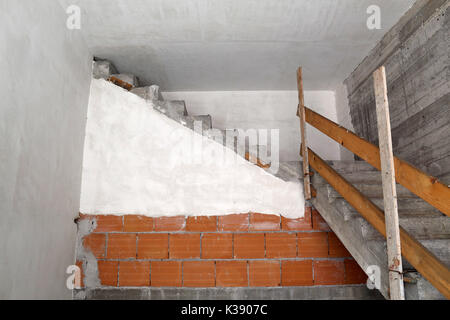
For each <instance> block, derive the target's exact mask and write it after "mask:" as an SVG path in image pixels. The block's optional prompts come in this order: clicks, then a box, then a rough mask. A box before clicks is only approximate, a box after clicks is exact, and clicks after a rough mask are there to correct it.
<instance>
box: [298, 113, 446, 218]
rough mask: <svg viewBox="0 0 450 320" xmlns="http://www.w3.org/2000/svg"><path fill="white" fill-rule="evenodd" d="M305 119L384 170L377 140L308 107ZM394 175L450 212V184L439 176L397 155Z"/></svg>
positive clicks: (441, 209) (407, 186)
mask: <svg viewBox="0 0 450 320" xmlns="http://www.w3.org/2000/svg"><path fill="white" fill-rule="evenodd" d="M305 115H306V122H307V123H309V124H310V125H312V126H313V127H315V128H316V129H318V130H320V131H321V132H323V133H324V134H326V135H327V136H329V137H330V138H332V139H333V140H335V141H337V142H338V143H339V144H341V145H342V146H344V147H345V148H347V149H348V150H350V151H352V152H353V153H354V154H356V155H357V156H358V157H360V158H362V159H364V160H366V161H367V162H368V163H370V164H371V165H372V166H374V167H375V168H377V169H378V170H381V163H380V151H379V149H378V147H377V146H375V145H374V144H372V143H370V142H368V141H366V140H364V139H362V138H360V137H358V136H357V135H356V134H354V133H353V132H351V131H349V130H347V129H345V128H343V127H341V126H340V125H338V124H336V123H334V122H333V121H331V120H328V119H327V118H325V117H323V116H321V115H320V114H318V113H316V112H314V111H312V110H311V109H308V108H306V107H305ZM394 167H395V179H396V181H397V182H398V183H400V184H401V185H403V186H404V187H405V188H407V189H408V190H409V191H411V192H412V193H414V194H415V195H417V196H419V197H421V198H422V199H423V200H425V201H426V202H428V203H429V204H431V205H432V206H434V207H435V208H437V209H438V210H440V211H441V212H443V213H444V214H446V215H447V216H450V188H449V187H447V186H446V185H444V184H442V183H441V182H440V181H439V180H438V179H437V178H435V177H432V176H430V175H428V174H426V173H425V172H423V171H421V170H419V169H417V168H415V167H414V166H412V165H410V164H409V163H407V162H405V161H403V160H401V159H399V158H397V157H394Z"/></svg>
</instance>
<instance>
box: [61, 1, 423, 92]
mask: <svg viewBox="0 0 450 320" xmlns="http://www.w3.org/2000/svg"><path fill="white" fill-rule="evenodd" d="M60 2H61V3H62V4H63V5H64V6H68V5H70V4H77V5H79V6H80V7H81V10H82V16H81V24H82V25H81V32H83V34H84V36H85V38H86V41H87V43H88V46H89V47H90V49H91V51H92V53H93V54H94V55H95V56H98V57H102V58H107V59H111V60H112V61H113V62H114V64H115V65H116V66H117V68H118V69H119V71H120V72H130V73H134V74H136V75H137V76H138V77H139V78H140V79H141V80H142V82H144V83H145V84H159V85H160V86H161V88H162V90H165V91H208V90H218V91H222V90H291V89H292V90H294V89H296V80H295V71H296V68H297V66H299V65H302V66H303V70H304V71H303V73H304V79H305V80H304V83H305V89H307V90H322V89H324V90H326V89H331V90H333V89H334V88H335V87H336V85H338V84H340V83H341V82H342V81H343V80H344V79H345V78H346V77H347V76H348V75H349V74H350V72H351V71H353V69H354V68H355V67H356V66H357V64H358V63H359V62H361V60H362V59H363V58H364V57H365V56H366V55H367V53H368V52H369V51H370V49H371V48H373V47H374V46H375V44H376V43H377V41H378V40H379V39H380V38H381V37H382V35H383V34H384V33H386V32H387V31H388V30H389V28H390V27H392V26H393V25H394V24H395V22H397V21H398V19H399V18H400V17H401V16H402V15H403V14H404V13H405V12H406V10H407V9H408V8H409V7H410V6H411V5H412V4H413V3H414V0H222V1H219V0H217V1H214V0H115V1H111V0H95V1H93V0H60ZM373 4H375V5H378V6H379V7H380V8H381V27H382V29H381V30H369V29H368V28H367V27H366V20H367V18H368V16H369V15H368V14H367V13H366V9H367V7H368V6H369V5H373Z"/></svg>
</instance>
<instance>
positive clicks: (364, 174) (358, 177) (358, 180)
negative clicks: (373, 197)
mask: <svg viewBox="0 0 450 320" xmlns="http://www.w3.org/2000/svg"><path fill="white" fill-rule="evenodd" d="M313 171H314V170H313ZM341 175H342V176H343V177H344V178H345V180H347V181H348V182H350V183H351V184H378V185H381V183H382V181H381V174H380V172H379V171H361V172H351V173H342V174H341ZM312 181H313V183H314V184H315V185H327V184H328V182H327V181H326V180H325V179H324V178H322V177H321V176H320V174H318V173H317V172H315V174H314V177H313V179H312Z"/></svg>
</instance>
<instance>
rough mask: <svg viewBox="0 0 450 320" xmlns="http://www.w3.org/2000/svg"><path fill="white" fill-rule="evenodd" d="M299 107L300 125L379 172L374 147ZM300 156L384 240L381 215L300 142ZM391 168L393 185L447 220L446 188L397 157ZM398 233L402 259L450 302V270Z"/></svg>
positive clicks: (449, 195)
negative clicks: (399, 187)
mask: <svg viewBox="0 0 450 320" xmlns="http://www.w3.org/2000/svg"><path fill="white" fill-rule="evenodd" d="M300 76H301V71H300ZM299 90H300V86H299ZM301 104H302V101H299V106H298V111H297V115H298V116H299V117H300V121H301V122H302V121H303V119H304V121H305V122H306V123H308V124H310V125H312V126H313V127H315V128H316V129H318V130H319V131H321V132H323V133H324V134H326V135H327V136H329V137H330V138H332V139H333V140H335V141H336V142H338V143H339V144H340V145H342V146H344V147H345V148H347V149H348V150H350V151H352V152H353V153H354V154H356V155H357V156H359V157H360V158H362V159H364V160H365V161H367V162H368V163H369V164H371V165H372V166H374V167H375V168H377V169H378V170H381V161H380V150H379V148H378V147H377V146H375V145H374V144H372V143H370V142H368V141H366V140H364V139H362V138H360V137H358V136H357V135H356V134H354V133H353V132H351V131H349V130H347V129H345V128H343V127H341V126H339V125H338V124H336V123H334V122H333V121H331V120H329V119H327V118H325V117H323V116H321V115H320V114H318V113H316V112H314V111H312V110H311V109H308V108H307V107H305V106H304V105H301ZM302 113H303V114H304V117H302V116H301V115H302ZM301 130H302V133H304V132H305V129H304V125H302V124H301ZM305 152H307V153H306V157H305V156H304V155H305ZM301 155H302V157H303V162H305V159H306V166H308V165H310V166H311V167H312V168H313V169H314V170H315V171H317V173H318V174H320V175H321V176H322V177H323V178H324V179H325V180H326V181H327V182H328V183H329V184H330V185H331V186H332V187H333V188H334V189H335V190H336V191H337V192H338V193H339V194H341V195H342V197H343V198H344V199H345V200H347V201H348V202H349V203H350V205H352V206H353V207H354V208H355V209H356V210H357V211H358V212H359V213H360V214H361V215H362V216H363V217H364V218H365V219H366V220H367V221H368V222H369V223H370V224H371V225H372V226H373V227H374V228H375V229H376V230H377V231H378V232H380V233H381V234H382V235H383V236H384V237H386V220H385V213H384V212H383V211H382V210H381V209H380V208H378V207H377V206H376V205H375V204H374V203H373V202H372V201H370V200H369V199H368V198H367V197H365V196H364V195H363V194H362V193H361V192H360V191H359V190H358V189H356V188H355V187H354V186H352V185H351V184H350V183H349V182H348V181H346V180H345V179H344V178H343V177H342V176H341V175H339V173H337V172H336V171H335V170H334V169H333V168H331V167H330V166H329V165H328V164H327V163H326V162H325V161H324V160H322V159H321V158H320V157H319V156H318V155H317V154H315V153H314V152H313V151H312V150H311V149H310V148H308V146H307V145H306V143H305V141H302V146H301ZM394 167H395V180H396V182H398V183H400V184H401V185H403V186H404V187H405V188H407V189H409V190H410V191H411V192H412V193H414V194H416V195H417V196H419V197H420V198H422V199H423V200H425V201H426V202H428V203H429V204H431V205H432V206H434V207H435V208H437V209H438V210H440V211H441V212H443V213H444V214H446V215H447V216H449V215H450V188H449V187H447V186H446V185H444V184H442V183H441V182H439V181H438V180H437V179H436V178H434V177H432V176H429V175H427V174H426V173H424V172H423V171H421V170H419V169H417V168H415V167H414V166H412V165H410V164H408V163H406V162H404V161H402V160H400V159H398V158H397V157H394ZM304 175H305V177H307V178H308V183H309V173H308V172H305V171H304ZM399 232H400V240H401V253H402V255H403V256H404V257H405V258H406V259H407V260H408V261H409V263H411V265H412V266H413V267H414V268H416V270H417V271H418V272H420V273H421V274H422V276H424V277H425V278H426V279H427V280H428V281H429V282H430V283H431V284H432V285H433V286H434V287H435V288H436V289H438V290H439V291H440V292H441V293H442V294H443V295H444V296H445V297H446V298H447V299H450V270H449V269H448V268H447V267H446V266H445V265H444V264H443V263H442V262H440V261H439V259H438V258H436V256H435V255H433V253H431V252H430V251H429V250H428V249H426V248H425V247H424V246H422V245H421V244H420V242H418V241H417V240H416V239H414V238H413V237H412V236H411V235H409V234H408V232H406V231H405V230H404V229H403V228H401V227H400V228H399ZM400 263H401V261H400Z"/></svg>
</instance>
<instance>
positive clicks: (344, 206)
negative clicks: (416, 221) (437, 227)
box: [331, 198, 443, 221]
mask: <svg viewBox="0 0 450 320" xmlns="http://www.w3.org/2000/svg"><path fill="white" fill-rule="evenodd" d="M372 202H374V203H375V205H377V206H378V207H379V208H381V209H383V199H372ZM331 203H332V204H333V205H334V206H335V207H336V208H337V209H338V210H339V211H340V212H342V213H343V214H344V218H345V220H346V221H348V220H349V219H352V218H354V217H360V216H361V214H360V213H359V212H358V211H356V209H354V208H353V207H352V206H351V205H350V204H349V203H348V202H347V201H346V200H345V199H343V198H337V199H334V200H332V201H331ZM397 204H398V215H399V217H400V218H407V217H442V216H443V215H442V213H441V212H439V211H438V210H437V209H435V208H433V207H432V206H431V205H430V204H428V203H426V202H425V201H423V200H421V199H418V198H414V199H399V200H398V201H397Z"/></svg>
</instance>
